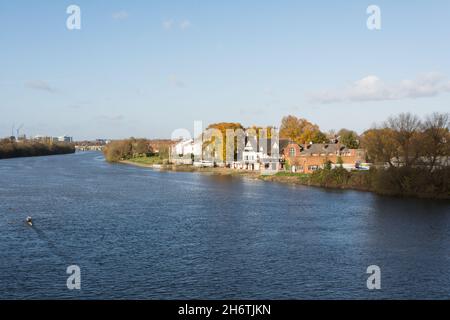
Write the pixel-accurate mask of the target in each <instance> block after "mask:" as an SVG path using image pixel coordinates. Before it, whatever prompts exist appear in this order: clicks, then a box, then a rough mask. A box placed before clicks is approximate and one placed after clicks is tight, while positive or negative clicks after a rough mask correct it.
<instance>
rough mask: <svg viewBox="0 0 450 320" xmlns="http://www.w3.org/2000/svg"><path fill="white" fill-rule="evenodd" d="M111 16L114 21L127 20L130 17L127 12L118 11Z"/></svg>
mask: <svg viewBox="0 0 450 320" xmlns="http://www.w3.org/2000/svg"><path fill="white" fill-rule="evenodd" d="M111 16H112V18H113V19H114V20H126V19H128V17H129V16H130V15H129V14H128V12H126V11H118V12H114V13H113V14H112V15H111Z"/></svg>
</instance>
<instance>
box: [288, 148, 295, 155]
mask: <svg viewBox="0 0 450 320" xmlns="http://www.w3.org/2000/svg"><path fill="white" fill-rule="evenodd" d="M289 156H290V157H295V148H290V149H289Z"/></svg>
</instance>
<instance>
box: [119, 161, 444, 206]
mask: <svg viewBox="0 0 450 320" xmlns="http://www.w3.org/2000/svg"><path fill="white" fill-rule="evenodd" d="M120 162H121V163H125V164H130V165H136V166H140V167H148V168H151V167H153V166H154V165H155V164H156V165H158V168H159V169H161V170H167V171H178V172H200V173H204V174H211V175H222V176H236V177H245V178H250V179H260V180H263V181H272V182H278V183H287V184H297V185H306V186H314V187H322V188H333V189H351V190H360V191H370V192H374V193H377V194H382V195H389V196H406V197H416V198H417V197H418V198H430V199H450V168H442V169H439V170H434V171H433V172H429V170H426V169H418V168H416V169H414V168H390V169H387V170H384V169H379V170H377V169H374V168H372V169H371V170H369V171H351V172H349V171H347V170H345V169H343V168H336V169H321V170H317V171H315V172H314V173H313V174H303V173H290V172H278V173H277V174H275V175H261V174H260V173H259V172H254V171H244V170H232V169H228V168H197V167H194V166H189V165H172V164H167V162H164V161H162V160H161V159H160V158H159V157H137V158H133V159H129V160H124V161H120Z"/></svg>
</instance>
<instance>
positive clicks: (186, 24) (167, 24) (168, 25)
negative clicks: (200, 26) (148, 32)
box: [162, 19, 192, 31]
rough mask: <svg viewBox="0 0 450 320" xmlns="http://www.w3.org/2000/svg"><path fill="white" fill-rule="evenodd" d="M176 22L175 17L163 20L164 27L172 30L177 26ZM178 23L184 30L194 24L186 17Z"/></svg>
mask: <svg viewBox="0 0 450 320" xmlns="http://www.w3.org/2000/svg"><path fill="white" fill-rule="evenodd" d="M176 23H177V22H176V21H175V20H173V19H166V20H164V21H163V22H162V27H163V28H164V29H165V30H171V29H173V28H174V27H175V26H176ZM177 25H178V26H179V28H180V30H182V31H184V30H187V29H189V28H190V27H191V26H192V23H191V21H189V20H187V19H185V20H182V21H180V22H179V23H177Z"/></svg>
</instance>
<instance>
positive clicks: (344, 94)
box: [308, 73, 450, 103]
mask: <svg viewBox="0 0 450 320" xmlns="http://www.w3.org/2000/svg"><path fill="white" fill-rule="evenodd" d="M446 92H450V81H449V80H447V79H446V77H444V76H443V75H441V74H439V73H427V74H422V75H419V76H418V77H417V78H416V79H413V80H403V81H400V82H399V83H397V84H388V83H385V82H384V81H383V80H381V79H380V78H379V77H377V76H374V75H370V76H367V77H365V78H363V79H361V80H358V81H356V82H354V83H353V84H351V85H349V86H347V87H344V88H341V89H334V90H322V91H318V92H312V93H309V94H308V97H309V98H310V100H311V101H313V102H317V103H335V102H357V101H360V102H364V101H384V100H400V99H417V98H424V97H434V96H437V95H439V94H442V93H446Z"/></svg>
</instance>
